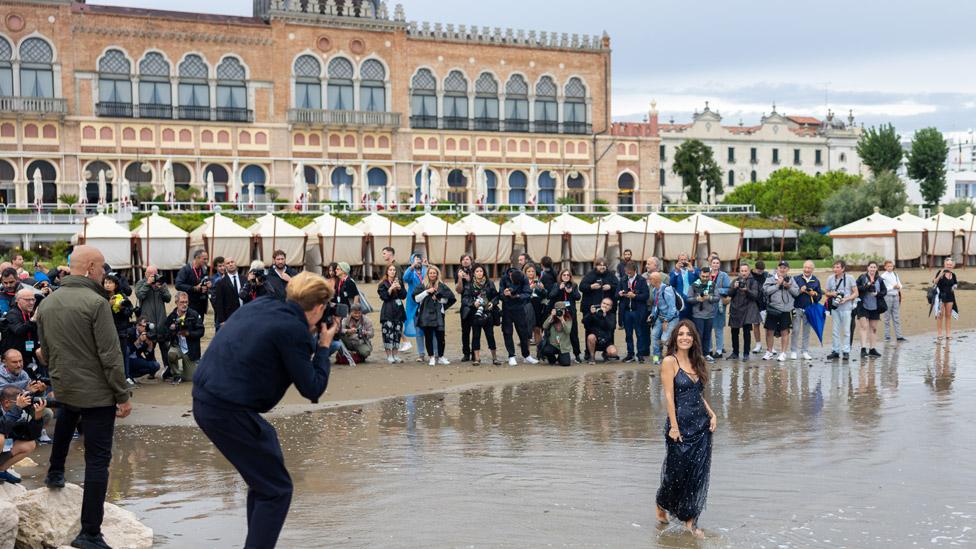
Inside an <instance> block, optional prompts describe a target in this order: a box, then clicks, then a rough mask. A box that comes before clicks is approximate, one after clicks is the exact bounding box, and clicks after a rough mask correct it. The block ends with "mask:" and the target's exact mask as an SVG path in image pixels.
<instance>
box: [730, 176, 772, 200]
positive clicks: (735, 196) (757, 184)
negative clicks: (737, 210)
mask: <svg viewBox="0 0 976 549" xmlns="http://www.w3.org/2000/svg"><path fill="white" fill-rule="evenodd" d="M765 188H766V182H765V181H750V182H749V183H745V184H742V185H736V186H735V189H733V190H731V191H729V192H727V193H725V194H724V195H722V204H755V203H756V200H758V199H759V196H760V195H761V194H762V192H763V190H765Z"/></svg>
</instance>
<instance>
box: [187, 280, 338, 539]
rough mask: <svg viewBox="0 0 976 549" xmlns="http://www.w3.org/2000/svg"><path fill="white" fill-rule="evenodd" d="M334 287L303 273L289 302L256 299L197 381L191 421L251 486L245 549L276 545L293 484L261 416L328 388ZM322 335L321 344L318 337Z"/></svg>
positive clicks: (231, 324)
mask: <svg viewBox="0 0 976 549" xmlns="http://www.w3.org/2000/svg"><path fill="white" fill-rule="evenodd" d="M331 299H332V288H331V287H330V286H329V285H328V283H327V282H326V281H325V279H324V278H322V277H321V276H320V275H317V274H313V273H310V272H303V273H300V274H298V275H296V276H295V277H294V278H292V279H291V281H290V282H289V283H288V289H287V301H279V300H277V299H257V300H255V301H253V302H252V303H249V304H247V305H244V306H243V307H242V308H241V309H240V311H239V313H235V314H234V315H233V316H232V317H231V318H230V319H229V320H228V321H227V323H226V324H224V325H223V326H222V327H221V329H220V331H219V332H217V335H216V336H214V338H213V341H211V342H210V346H209V347H208V349H207V352H206V354H205V355H204V356H203V359H202V360H201V361H200V367H199V368H197V371H196V374H195V375H194V376H193V417H194V419H195V420H196V422H197V425H199V426H200V428H201V429H202V430H203V432H204V434H206V435H207V437H208V438H210V440H211V441H213V443H214V445H215V446H216V447H217V449H218V450H220V452H221V453H222V454H223V455H224V456H225V457H226V458H227V459H228V460H229V461H230V462H231V464H232V465H233V466H234V467H235V468H236V469H237V471H238V472H239V473H240V474H241V476H242V477H243V478H244V481H245V482H247V485H248V496H247V501H248V506H247V510H248V512H247V523H248V533H247V540H246V541H245V544H244V545H245V547H274V546H275V543H276V542H277V540H278V534H279V533H280V532H281V527H282V525H283V524H284V522H285V517H286V516H287V515H288V506H289V504H290V502H291V494H292V482H291V478H290V477H289V475H288V470H287V469H286V468H285V461H284V456H283V455H282V451H281V445H280V444H279V443H278V435H277V433H276V432H275V429H274V427H272V426H271V424H270V423H268V422H267V421H265V419H264V418H262V417H261V415H260V414H262V413H265V412H268V411H269V410H271V409H272V408H274V407H275V406H276V405H277V404H278V402H279V401H280V400H281V398H282V397H283V396H284V395H285V392H286V391H287V390H288V388H289V387H290V386H291V385H292V383H294V384H295V387H296V388H297V389H298V392H299V393H301V395H302V396H303V397H305V398H307V399H308V400H310V401H311V402H312V403H318V399H319V398H321V396H322V394H323V393H324V392H325V388H326V386H327V385H328V383H329V370H330V364H329V356H328V349H329V346H330V345H331V344H332V339H333V337H334V336H335V334H336V330H337V328H338V326H337V323H336V322H335V320H334V319H323V313H324V312H325V307H326V303H328V302H329V301H330V300H331ZM315 333H317V334H318V336H319V339H318V344H317V346H316V344H315V342H314V340H313V338H312V334H315Z"/></svg>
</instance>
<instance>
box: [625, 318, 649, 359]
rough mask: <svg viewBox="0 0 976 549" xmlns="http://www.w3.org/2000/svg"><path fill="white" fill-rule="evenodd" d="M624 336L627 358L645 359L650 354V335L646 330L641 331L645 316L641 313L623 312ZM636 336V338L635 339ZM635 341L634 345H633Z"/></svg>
mask: <svg viewBox="0 0 976 549" xmlns="http://www.w3.org/2000/svg"><path fill="white" fill-rule="evenodd" d="M623 316H624V335H625V337H626V340H627V356H634V354H635V353H636V354H637V356H640V357H645V356H647V355H649V354H650V349H649V347H650V339H649V336H650V334H648V333H646V332H647V330H641V326H644V325H646V324H645V323H644V320H645V319H644V317H645V314H644V312H643V311H624V313H623ZM635 336H636V337H635ZM635 339H636V344H635Z"/></svg>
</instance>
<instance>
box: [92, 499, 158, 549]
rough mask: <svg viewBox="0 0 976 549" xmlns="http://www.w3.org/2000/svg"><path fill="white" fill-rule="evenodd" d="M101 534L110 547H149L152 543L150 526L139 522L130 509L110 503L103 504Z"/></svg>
mask: <svg viewBox="0 0 976 549" xmlns="http://www.w3.org/2000/svg"><path fill="white" fill-rule="evenodd" d="M102 535H103V536H105V543H107V544H109V546H111V547H125V548H126V549H149V548H150V547H152V544H153V531H152V528H149V527H148V526H146V525H144V524H142V523H141V522H139V519H137V518H136V516H135V515H134V514H133V513H132V512H131V511H126V510H125V509H123V508H121V507H119V506H118V505H113V504H111V503H106V504H105V519H104V520H103V521H102Z"/></svg>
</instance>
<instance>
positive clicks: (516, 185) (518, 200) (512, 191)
mask: <svg viewBox="0 0 976 549" xmlns="http://www.w3.org/2000/svg"><path fill="white" fill-rule="evenodd" d="M527 181H528V178H527V177H525V172H522V171H519V170H515V171H514V172H512V173H510V174H508V203H509V204H525V184H526V182H527Z"/></svg>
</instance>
